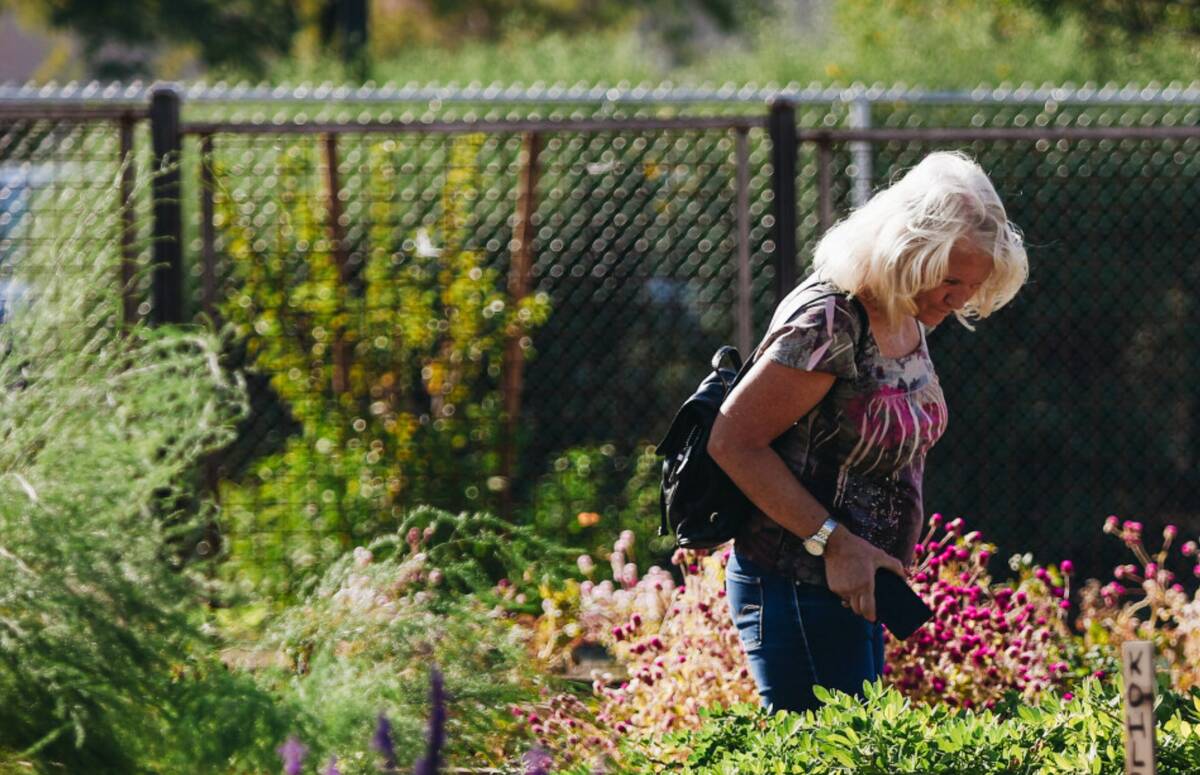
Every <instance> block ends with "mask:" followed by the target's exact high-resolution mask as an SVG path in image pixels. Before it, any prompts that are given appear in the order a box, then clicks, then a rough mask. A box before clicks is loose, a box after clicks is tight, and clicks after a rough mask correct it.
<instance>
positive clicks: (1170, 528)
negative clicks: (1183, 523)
mask: <svg viewBox="0 0 1200 775" xmlns="http://www.w3.org/2000/svg"><path fill="white" fill-rule="evenodd" d="M1177 535H1179V528H1177V527H1175V526H1174V525H1167V526H1166V527H1164V528H1163V538H1164V539H1165V540H1167V541H1170V540H1172V539H1174V538H1175V536H1177Z"/></svg>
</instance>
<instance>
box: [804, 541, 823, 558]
mask: <svg viewBox="0 0 1200 775" xmlns="http://www.w3.org/2000/svg"><path fill="white" fill-rule="evenodd" d="M804 549H805V550H806V551H807V552H808V553H809V554H812V555H816V556H817V557H820V556H821V555H822V554H825V544H823V543H822V542H820V541H816V540H814V539H812V538H809V539H807V540H805V542H804Z"/></svg>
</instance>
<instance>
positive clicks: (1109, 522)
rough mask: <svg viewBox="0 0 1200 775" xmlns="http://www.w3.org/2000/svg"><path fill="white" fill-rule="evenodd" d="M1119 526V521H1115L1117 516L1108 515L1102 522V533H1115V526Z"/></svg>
mask: <svg viewBox="0 0 1200 775" xmlns="http://www.w3.org/2000/svg"><path fill="white" fill-rule="evenodd" d="M1120 524H1121V520H1119V519H1117V516H1116V515H1115V514H1110V515H1109V516H1108V519H1106V520H1104V532H1105V533H1115V532H1117V526H1118V525H1120Z"/></svg>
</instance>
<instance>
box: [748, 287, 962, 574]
mask: <svg viewBox="0 0 1200 775" xmlns="http://www.w3.org/2000/svg"><path fill="white" fill-rule="evenodd" d="M831 293H832V294H835V295H829V294H831ZM822 296H824V297H825V298H820V297H822ZM858 303H859V302H857V301H854V300H851V299H848V298H847V297H846V296H845V294H843V293H841V292H839V291H838V289H837V288H836V287H835V286H834V285H833V284H832V283H828V282H823V281H819V280H818V281H811V280H810V281H808V282H805V283H803V284H801V285H800V286H799V287H797V288H796V289H795V290H793V291H792V292H791V293H790V294H789V295H788V297H787V298H786V299H784V300H783V302H782V303H781V304H780V305H779V307H778V309H776V311H775V316H774V318H773V319H772V321H771V326H770V328H769V330H768V333H767V335H766V337H764V339H763V341H762V343H761V344H759V346H758V348H757V349H756V351H755V353H756V355H757V356H758V357H760V358H770V359H771V360H772V361H774V362H776V363H780V364H783V365H784V366H788V367H791V368H794V369H804V370H806V371H821V372H827V373H830V374H833V375H834V376H836V377H837V379H836V380H835V381H834V383H833V387H832V388H830V390H829V392H828V393H827V394H826V395H825V397H824V398H823V399H822V400H821V402H820V403H819V404H818V405H817V406H816V407H815V408H814V409H813V410H812V411H811V412H809V413H808V414H807V415H806V416H804V417H802V418H800V420H798V421H797V422H796V424H795V425H793V426H792V427H791V428H790V429H788V430H787V431H786V432H785V433H784V434H783V435H782V436H780V437H779V438H777V439H776V440H775V441H774V442H773V443H772V447H773V448H774V449H775V451H776V452H778V453H779V455H780V457H782V458H783V460H784V462H785V463H786V464H787V466H788V468H790V469H791V471H792V473H794V474H795V475H796V477H797V478H799V479H800V481H801V482H802V483H803V484H804V486H805V487H806V488H807V489H808V490H809V492H811V493H812V494H813V496H814V497H815V498H816V499H817V500H818V501H820V502H821V503H822V504H823V505H824V506H825V507H826V508H828V509H829V511H830V512H831V513H832V515H833V517H834V518H835V519H837V520H838V522H840V523H841V524H842V526H843V527H846V528H849V529H850V530H851V532H853V533H855V534H857V535H859V536H861V537H862V538H864V539H866V540H867V541H870V542H871V543H872V544H874V545H875V546H877V547H879V548H880V549H882V550H884V551H885V552H887V553H888V554H891V555H893V556H894V557H898V558H900V560H901V561H902V562H904V563H905V564H906V565H907V564H908V563H910V562H911V560H912V554H913V547H914V546H915V544H916V542H917V537H918V535H919V533H920V531H921V528H922V523H923V522H924V505H923V501H922V496H921V480H922V475H923V473H924V470H925V455H926V453H927V452H928V451H929V449H930V447H932V446H933V444H934V443H935V442H936V441H937V440H938V439H939V438H940V437H941V435H942V433H943V432H944V431H945V429H946V420H947V417H946V402H945V398H944V397H943V395H942V388H941V385H940V384H939V383H938V378H937V374H936V372H935V371H934V368H933V361H932V360H930V357H929V350H928V348H927V345H926V342H925V330H924V327H921V342H920V344H919V345H918V346H917V348H916V349H915V350H914V351H913V352H911V353H909V354H907V355H904V356H902V357H899V358H887V357H884V356H883V355H882V354H881V353H880V352H879V348H878V346H877V345H876V343H875V338H874V337H873V336H872V335H871V333H870V331H869V330H864V326H865V325H866V315H865V312H862V311H860V310H859V309H855V306H856V305H858ZM796 310H801V311H800V312H799V314H795V316H794V317H792V315H793V314H794V313H795V311H796ZM735 540H736V543H735V545H736V547H737V551H738V553H739V554H741V555H743V556H745V557H746V558H747V559H749V560H750V561H751V562H753V563H755V564H757V565H761V566H763V567H768V568H773V569H774V570H775V571H776V572H777V573H780V574H782V575H785V576H789V577H791V578H793V579H795V580H797V581H802V582H806V583H809V584H817V585H820V586H828V584H827V583H826V580H825V563H824V560H823V559H822V558H820V557H814V556H812V555H810V554H809V553H808V552H807V551H805V549H804V547H803V545H802V541H803V539H802V538H799V537H797V536H795V535H793V534H792V533H790V532H788V531H787V530H785V529H784V528H783V527H781V526H780V525H779V524H778V523H776V522H774V521H773V520H771V519H770V518H769V517H767V516H766V515H765V514H763V513H761V512H758V511H757V510H753V511H752V514H751V516H750V518H749V519H748V520H747V521H746V523H745V524H744V525H743V526H742V529H741V531H740V532H739V534H738V536H737V538H736V539H735Z"/></svg>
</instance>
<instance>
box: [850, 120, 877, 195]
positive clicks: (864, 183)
mask: <svg viewBox="0 0 1200 775" xmlns="http://www.w3.org/2000/svg"><path fill="white" fill-rule="evenodd" d="M850 128H851V129H870V128H871V100H869V99H868V98H866V97H855V98H854V101H853V102H851V103H850ZM850 158H852V159H853V160H854V185H853V187H852V188H851V189H850V204H851V205H852V206H854V207H862V206H863V205H865V204H866V203H867V200H868V199H870V198H871V185H872V178H873V177H874V174H875V172H874V170H873V169H872V166H873V165H872V163H871V143H869V142H866V141H862V140H856V141H854V142H852V143H850Z"/></svg>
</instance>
